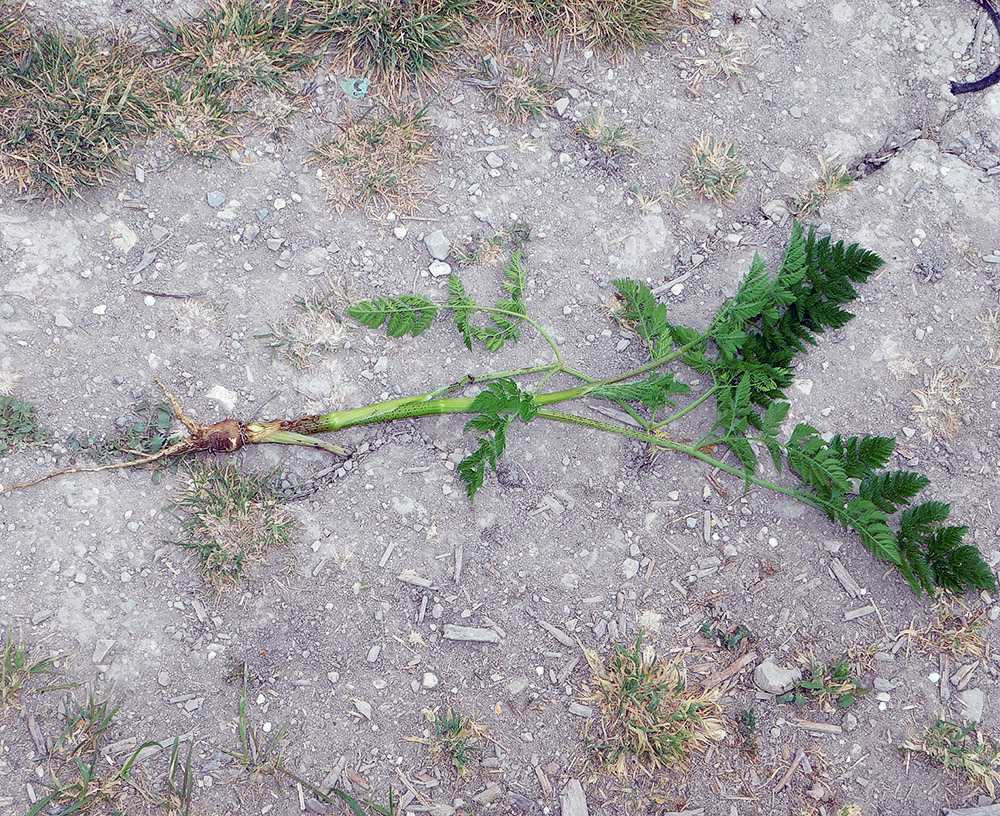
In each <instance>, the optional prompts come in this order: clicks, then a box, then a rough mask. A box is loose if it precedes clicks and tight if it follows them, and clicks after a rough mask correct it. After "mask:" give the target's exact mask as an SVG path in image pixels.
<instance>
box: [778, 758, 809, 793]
mask: <svg viewBox="0 0 1000 816" xmlns="http://www.w3.org/2000/svg"><path fill="white" fill-rule="evenodd" d="M805 758H806V752H805V751H803V750H802V749H801V748H799V749H797V750H796V751H795V758H794V759H793V760H792V764H791V765H789V766H788V770H787V771H785V773H784V774H783V775H782V777H781V779H779V780H778V784H777V785H775V786H774V792H775V793H778V792H780V791H781V790H783V789H784V788H785V786H786V785H788V783H789V782H791V780H792V774H794V773H795V769H796V768H798V767H799V763H800V762H802V760H803V759H805Z"/></svg>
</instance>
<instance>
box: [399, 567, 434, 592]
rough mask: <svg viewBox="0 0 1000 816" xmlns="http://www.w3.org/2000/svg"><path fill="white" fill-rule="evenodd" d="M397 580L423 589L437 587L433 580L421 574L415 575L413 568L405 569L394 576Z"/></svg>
mask: <svg viewBox="0 0 1000 816" xmlns="http://www.w3.org/2000/svg"><path fill="white" fill-rule="evenodd" d="M396 580H397V581H402V582H403V583H404V584H409V585H410V586H416V587H422V588H423V589H437V587H436V586H434V582H433V581H431V580H430V579H428V578H424V577H423V576H422V575H417V573H416V571H415V570H411V569H405V570H403V571H402V572H401V573H399V575H397V576H396Z"/></svg>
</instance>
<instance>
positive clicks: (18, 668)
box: [0, 623, 55, 714]
mask: <svg viewBox="0 0 1000 816" xmlns="http://www.w3.org/2000/svg"><path fill="white" fill-rule="evenodd" d="M54 662H55V660H54V659H53V658H50V657H42V658H37V657H34V656H29V655H28V649H27V646H25V643H24V637H23V635H22V636H19V637H17V638H15V637H14V624H13V623H10V624H8V625H7V637H6V639H5V640H4V643H3V651H2V652H0V714H2V713H3V712H5V711H6V710H7V709H8V708H9V707H10V706H16V705H17V703H18V698H19V697H20V693H21V690H22V689H24V687H25V686H26V685H27V684H28V683H29V682H30V681H31V680H32V679H33V678H34V677H36V676H38V675H43V674H52V673H53V663H54Z"/></svg>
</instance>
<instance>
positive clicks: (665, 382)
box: [588, 372, 691, 411]
mask: <svg viewBox="0 0 1000 816" xmlns="http://www.w3.org/2000/svg"><path fill="white" fill-rule="evenodd" d="M690 390H691V388H690V387H689V386H688V385H686V384H685V383H680V382H676V381H675V380H674V374H673V372H670V373H668V374H660V373H654V374H650V375H649V376H648V377H647V378H646V379H644V380H642V381H640V382H631V383H613V384H611V385H601V386H598V387H597V388H594V389H592V390H591V391H589V392H588V396H591V397H598V398H600V399H606V400H614V401H621V402H641V403H642V404H643V405H645V406H646V407H647V408H651V409H653V410H654V411H655V410H656V409H658V408H662V407H664V406H665V405H670V406H671V407H673V406H674V405H675V404H676V403H674V401H673V400H671V399H670V396H671V395H672V394H687V393H688V392H689V391H690Z"/></svg>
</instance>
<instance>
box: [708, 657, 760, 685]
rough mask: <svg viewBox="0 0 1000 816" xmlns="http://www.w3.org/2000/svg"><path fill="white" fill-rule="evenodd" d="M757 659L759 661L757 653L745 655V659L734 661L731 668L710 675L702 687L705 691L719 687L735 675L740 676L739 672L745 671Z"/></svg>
mask: <svg viewBox="0 0 1000 816" xmlns="http://www.w3.org/2000/svg"><path fill="white" fill-rule="evenodd" d="M756 659H757V653H756V652H747V653H746V654H745V655H743V657H741V658H739V659H738V660H734V661H733V662H732V663H731V664H730V665H729V666H727V667H726V668H725V669H723V670H722V671H720V672H716V673H715V674H712V675H709V676H708V677H706V678H705V679H704V680H702V683H701V687H702V688H703V689H710V688H712V687H713V686H717V685H719V683H724V682H725V681H726V680H728V679H729V678H730V677H732V676H733V675H734V674H738V673H739V672H741V671H743V669H745V668H747V667H748V666H749V665H750V664H751V663H753V662H754V661H755V660H756Z"/></svg>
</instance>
